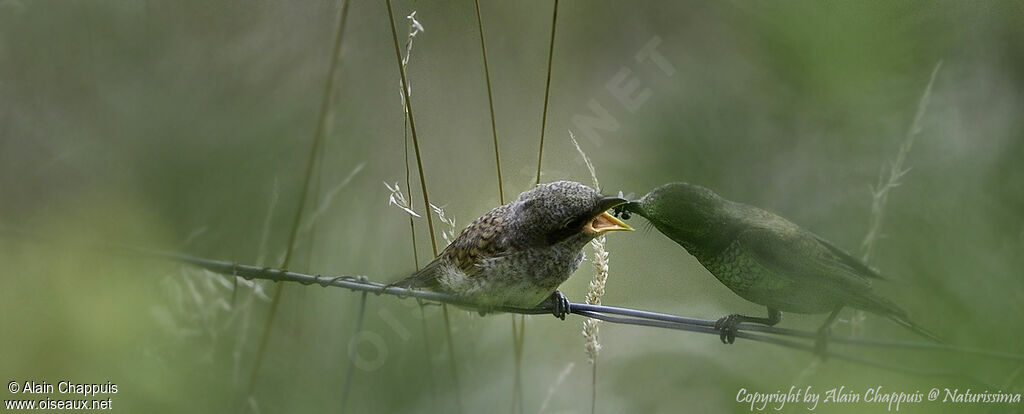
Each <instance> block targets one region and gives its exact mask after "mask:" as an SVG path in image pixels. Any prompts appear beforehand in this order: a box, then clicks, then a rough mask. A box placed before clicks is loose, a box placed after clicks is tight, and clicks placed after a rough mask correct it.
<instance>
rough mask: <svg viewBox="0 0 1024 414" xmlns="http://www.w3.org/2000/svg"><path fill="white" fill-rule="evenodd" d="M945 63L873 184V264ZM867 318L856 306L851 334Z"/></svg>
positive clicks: (866, 246) (867, 241)
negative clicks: (893, 198) (888, 207)
mask: <svg viewBox="0 0 1024 414" xmlns="http://www.w3.org/2000/svg"><path fill="white" fill-rule="evenodd" d="M941 67H942V61H939V62H938V63H936V64H935V68H934V69H932V74H931V77H930V78H929V79H928V85H927V86H925V88H924V93H922V94H921V99H920V100H919V101H918V103H917V112H916V113H915V115H914V121H913V122H912V123H911V124H910V128H909V129H908V130H907V134H906V135H905V136H904V138H903V143H902V144H901V145H900V148H899V151H897V152H896V158H895V159H893V161H892V162H891V163H890V164H889V165H888V166H885V165H883V166H882V168H881V169H880V170H879V172H878V182H877V183H876V184H875V185H874V186H872V187H871V215H870V218H869V219H868V231H867V233H866V234H865V235H864V239H863V240H862V241H861V244H860V247H861V259H862V260H863V261H864V263H867V264H869V265H870V264H871V259H872V258H873V257H874V250H875V244H876V242H877V241H878V239H880V238H882V221H883V219H884V218H885V207H886V205H887V204H888V201H889V194H890V193H891V192H892V190H893V189H895V188H896V187H899V186H900V184H901V183H902V182H901V181H900V180H902V179H903V177H904V176H905V175H906V174H907V172H909V171H910V169H909V168H905V167H904V164H905V163H906V160H907V155H909V154H910V150H911V149H912V148H913V147H914V139H915V138H917V135H918V134H919V133H921V129H922V128H923V127H924V115H925V112H926V111H927V109H928V103H929V102H930V101H931V96H932V86H933V85H934V84H935V78H936V77H937V76H938V74H939V69H940V68H941ZM866 321H867V315H866V314H865V312H864V311H862V310H859V309H857V310H854V312H853V315H851V316H850V320H849V324H850V335H851V336H854V337H857V336H862V335H863V334H864V329H865V322H866ZM819 364H820V360H819V359H814V360H812V361H811V363H810V364H809V365H808V366H807V367H806V368H804V370H803V371H801V372H800V374H799V375H798V376H797V380H796V381H795V382H794V383H796V384H800V383H803V382H804V381H806V379H807V378H808V377H809V376H810V375H812V374H813V373H814V372H816V371H817V369H818V365H819Z"/></svg>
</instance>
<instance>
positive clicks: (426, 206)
mask: <svg viewBox="0 0 1024 414" xmlns="http://www.w3.org/2000/svg"><path fill="white" fill-rule="evenodd" d="M386 5H387V10H388V25H389V26H390V27H391V40H392V44H393V45H394V49H395V63H396V64H397V65H398V72H399V75H400V76H401V78H402V83H401V89H402V98H403V101H402V102H403V104H404V105H403V106H404V107H405V111H406V115H408V116H407V117H406V118H407V119H408V121H409V132H410V133H411V134H412V147H413V151H414V153H415V154H416V169H417V171H418V172H419V177H420V190H421V191H422V193H423V210H424V211H426V212H429V211H430V193H429V192H428V191H427V179H426V175H425V174H424V171H423V156H422V155H421V153H420V143H419V135H418V134H417V133H416V117H415V116H414V115H413V105H412V99H410V96H411V95H410V90H409V89H410V88H409V77H408V76H406V73H405V68H406V66H405V64H406V63H408V61H407V60H405V59H403V58H402V51H401V49H399V48H398V30H397V29H395V12H394V7H392V5H391V0H387V1H386ZM409 20H410V22H414V23H416V25H417V26H418V27H417V28H418V29H421V30H422V28H423V26H422V25H419V22H416V20H415V17H414V16H413V15H410V19H409ZM410 47H411V43H410ZM403 61H404V62H403ZM426 216H427V230H428V234H429V235H430V247H431V250H432V251H433V253H434V256H433V257H437V253H438V249H437V236H436V235H435V234H434V220H433V219H432V218H431V216H430V214H427V215H426ZM441 310H442V313H443V315H444V328H445V336H446V338H447V340H448V360H449V361H448V362H449V366H450V367H451V373H452V381H453V383H454V389H455V403H456V407H455V408H456V412H462V395H461V390H460V388H461V387H460V386H459V374H458V366H457V363H456V361H455V344H454V341H453V340H452V328H451V318H450V317H449V315H448V305H447V304H442V305H441Z"/></svg>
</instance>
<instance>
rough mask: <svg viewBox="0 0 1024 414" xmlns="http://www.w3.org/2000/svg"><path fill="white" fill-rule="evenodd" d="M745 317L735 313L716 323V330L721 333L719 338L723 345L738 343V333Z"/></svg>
mask: <svg viewBox="0 0 1024 414" xmlns="http://www.w3.org/2000/svg"><path fill="white" fill-rule="evenodd" d="M743 319H744V317H743V315H740V314H737V313H734V314H732V315H729V316H723V317H722V318H721V319H719V320H718V321H716V322H715V329H717V330H718V331H719V332H721V334H720V336H719V338H720V339H721V340H722V343H723V344H731V343H733V342H736V331H737V327H738V326H739V324H740V322H743Z"/></svg>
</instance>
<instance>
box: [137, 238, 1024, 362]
mask: <svg viewBox="0 0 1024 414" xmlns="http://www.w3.org/2000/svg"><path fill="white" fill-rule="evenodd" d="M132 250H135V251H136V252H140V253H145V254H147V255H151V256H158V257H163V258H166V259H171V260H175V261H179V262H183V263H188V264H192V265H195V266H199V267H202V268H205V269H208V270H211V271H214V272H217V273H221V274H226V275H231V274H234V275H237V276H239V277H243V278H245V279H248V280H251V279H263V280H273V281H290V282H296V283H301V284H303V285H312V284H318V285H321V286H323V287H327V286H333V287H340V288H345V289H349V290H355V291H360V292H370V293H375V294H378V295H380V294H386V295H394V296H398V297H401V298H405V297H414V298H418V299H422V300H428V301H434V302H440V303H447V304H452V305H457V306H461V307H465V308H471V309H477V310H484V311H491V312H504V313H518V314H523V315H540V314H546V313H550V312H551V310H552V305H551V304H549V303H547V302H545V303H543V304H541V305H540V306H538V307H535V308H529V309H526V308H516V307H508V306H481V305H480V304H477V303H475V302H472V301H469V300H466V299H464V298H460V297H458V296H454V295H450V294H446V293H441V292H434V291H428V290H414V289H406V288H400V287H395V286H388V285H385V284H382V283H378V282H371V281H369V280H367V279H365V276H333V277H331V276H321V275H309V274H304V273H298V272H293V271H288V270H283V269H276V268H271V267H260V266H252V265H244V264H238V263H234V262H228V261H223V260H214V259H206V258H201V257H195V256H190V255H186V254H181V253H174V252H163V251H157V250H148V249H140V248H132ZM570 307H571V313H573V314H577V315H581V316H589V315H592V314H594V315H598V316H599V319H602V320H608V321H609V322H612V323H626V324H634V325H644V324H645V322H662V323H666V324H659V325H650V326H658V327H670V328H671V329H677V330H685V331H691V332H698V333H706V334H714V335H718V334H720V333H721V332H720V331H719V330H718V329H715V328H714V325H715V321H713V320H707V319H698V318H690V317H685V316H678V315H671V314H665V313H659V312H651V311H645V310H639V309H633V308H624V307H618V306H607V305H588V304H586V303H571V304H570ZM614 316H619V317H627V318H630V319H629V320H628V321H622V320H621V319H616V320H610V319H611V318H614ZM737 329H738V331H739V332H737V337H738V338H746V339H752V340H761V339H756V338H761V337H763V335H756V334H770V335H777V336H789V337H795V338H804V339H814V338H817V334H816V333H814V332H807V331H801V330H796V329H788V328H776V327H769V326H764V325H753V324H740V325H739V327H738V328H737ZM744 332H747V333H744ZM753 333H756V334H753ZM741 334H742V335H741ZM828 340H829V342H833V343H843V344H849V345H861V346H872V347H887V348H902V349H917V350H928V351H943V352H955V353H960V354H965V355H972V356H978V357H985V358H992V359H1000V360H1008V361H1018V362H1024V355H1018V354H1012V353H1007V352H999V351H992V350H987V349H980V348H973V347H963V346H956V345H949V344H940V343H931V342H917V341H904V340H891V339H877V338H861V337H846V336H830V337H829V338H828ZM801 349H804V347H803V346H801ZM806 349H807V350H811V351H813V348H806ZM828 356H829V357H832V356H835V357H837V358H841V357H840V356H839V355H838V354H831V353H829V354H828Z"/></svg>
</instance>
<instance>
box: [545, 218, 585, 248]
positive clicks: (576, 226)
mask: <svg viewBox="0 0 1024 414" xmlns="http://www.w3.org/2000/svg"><path fill="white" fill-rule="evenodd" d="M587 220H588V218H587V217H570V218H568V219H565V220H563V221H562V222H561V223H560V224H559V226H558V228H556V229H555V230H554V231H552V232H551V233H548V243H549V244H556V243H558V242H560V241H562V240H565V239H567V238H569V237H571V236H572V235H574V234H576V233H579V232H580V231H582V230H583V225H584V224H586V222H587Z"/></svg>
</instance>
